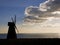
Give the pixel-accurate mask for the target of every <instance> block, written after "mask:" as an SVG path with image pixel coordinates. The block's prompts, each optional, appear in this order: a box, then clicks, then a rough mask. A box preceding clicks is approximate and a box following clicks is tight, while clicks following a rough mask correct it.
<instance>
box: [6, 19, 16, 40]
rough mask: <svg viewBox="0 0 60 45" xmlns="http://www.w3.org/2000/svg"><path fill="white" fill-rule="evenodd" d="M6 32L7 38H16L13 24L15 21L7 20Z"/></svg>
mask: <svg viewBox="0 0 60 45" xmlns="http://www.w3.org/2000/svg"><path fill="white" fill-rule="evenodd" d="M8 26H9V28H8V34H7V39H16V38H17V36H16V31H15V28H16V25H15V22H14V21H13V20H12V22H8Z"/></svg>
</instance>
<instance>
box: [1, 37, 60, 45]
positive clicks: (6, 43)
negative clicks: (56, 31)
mask: <svg viewBox="0 0 60 45" xmlns="http://www.w3.org/2000/svg"><path fill="white" fill-rule="evenodd" d="M58 40H59V41H60V39H59V38H45V39H44V38H25V39H24V38H21V39H0V45H25V44H28V45H31V44H32V45H33V43H34V44H36V45H38V44H44V45H45V44H52V43H54V44H55V43H56V44H59V43H57V42H58Z"/></svg>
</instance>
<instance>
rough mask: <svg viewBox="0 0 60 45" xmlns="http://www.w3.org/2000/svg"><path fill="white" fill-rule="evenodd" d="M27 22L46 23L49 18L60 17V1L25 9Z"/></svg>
mask: <svg viewBox="0 0 60 45" xmlns="http://www.w3.org/2000/svg"><path fill="white" fill-rule="evenodd" d="M25 15H26V17H25V20H24V21H25V22H35V23H36V22H39V23H41V22H44V21H46V20H48V19H47V18H48V17H60V0H47V1H45V2H43V3H40V5H39V6H29V7H27V8H26V9H25Z"/></svg>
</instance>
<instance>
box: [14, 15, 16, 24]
mask: <svg viewBox="0 0 60 45" xmlns="http://www.w3.org/2000/svg"><path fill="white" fill-rule="evenodd" d="M14 23H15V24H16V15H15V17H14Z"/></svg>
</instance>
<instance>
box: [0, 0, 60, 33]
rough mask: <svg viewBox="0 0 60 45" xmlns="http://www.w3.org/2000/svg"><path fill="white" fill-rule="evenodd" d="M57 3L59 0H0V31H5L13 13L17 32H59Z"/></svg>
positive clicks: (59, 7)
mask: <svg viewBox="0 0 60 45" xmlns="http://www.w3.org/2000/svg"><path fill="white" fill-rule="evenodd" d="M59 5H60V0H0V33H7V31H8V25H7V24H8V22H9V21H11V17H14V15H16V16H17V19H16V20H17V24H16V25H17V28H18V30H19V33H60V31H59V30H60V6H59ZM37 29H38V30H37ZM44 30H45V31H44Z"/></svg>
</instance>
